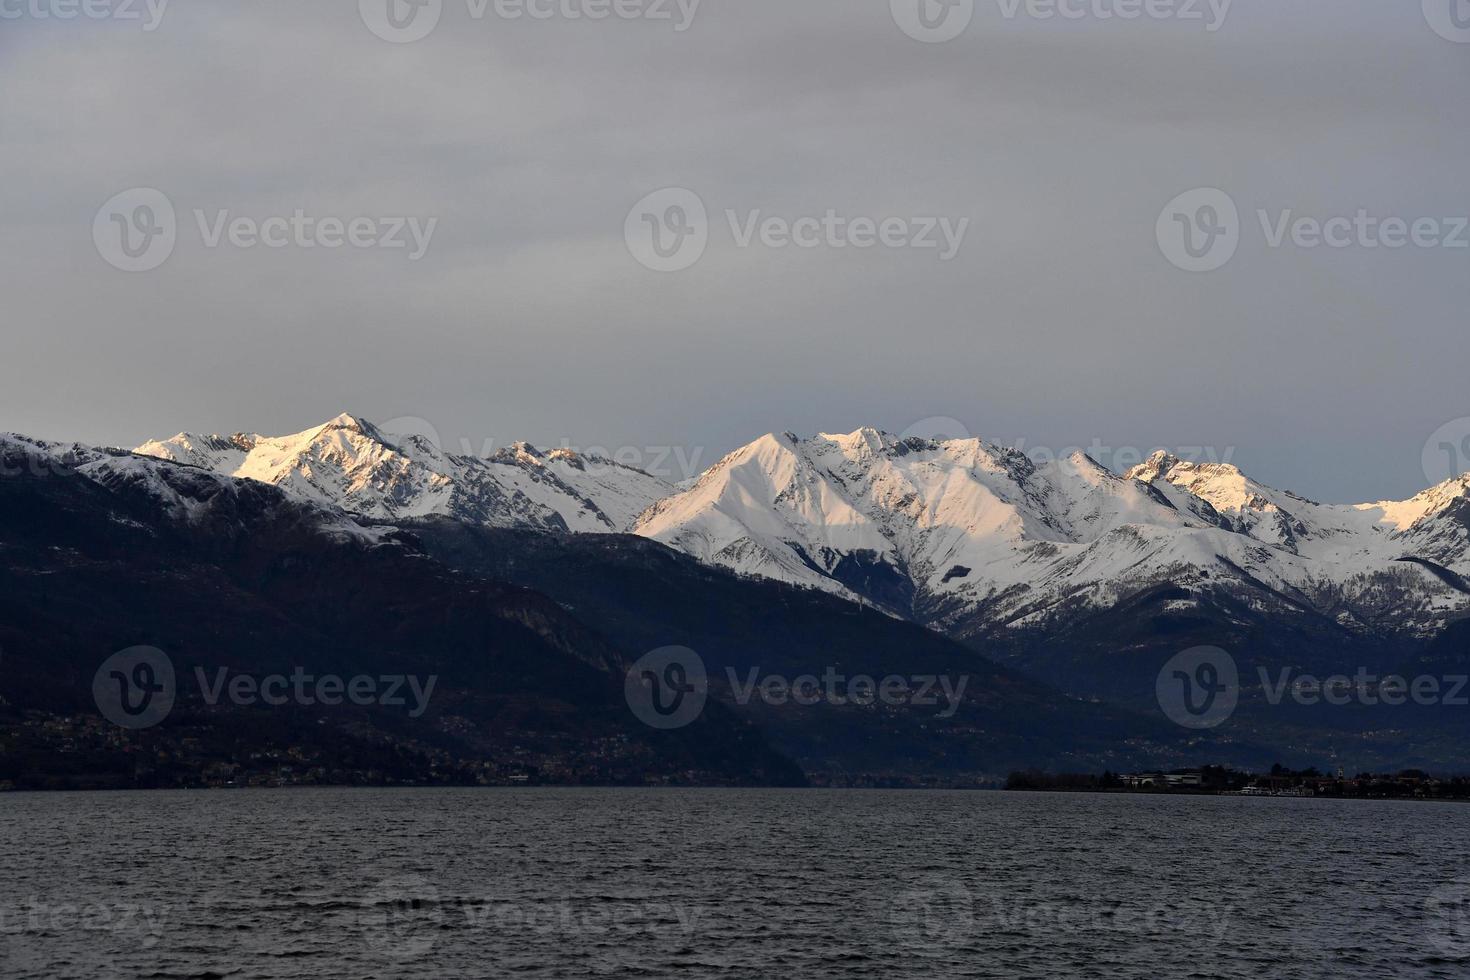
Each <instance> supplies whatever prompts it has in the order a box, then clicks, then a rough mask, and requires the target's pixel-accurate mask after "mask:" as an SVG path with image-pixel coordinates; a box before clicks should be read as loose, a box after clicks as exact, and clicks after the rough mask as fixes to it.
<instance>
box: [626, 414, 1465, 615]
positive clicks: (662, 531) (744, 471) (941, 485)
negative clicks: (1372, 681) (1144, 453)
mask: <svg viewBox="0 0 1470 980" xmlns="http://www.w3.org/2000/svg"><path fill="white" fill-rule="evenodd" d="M1467 486H1470V478H1466V479H1463V480H1460V481H1452V483H1451V484H1447V485H1446V486H1444V487H1441V488H1435V489H1434V490H1431V491H1428V492H1426V493H1425V494H1421V495H1420V496H1419V497H1416V498H1415V499H1414V500H1413V501H1408V502H1405V503H1402V504H1377V505H1364V506H1363V507H1344V506H1328V505H1323V504H1318V503H1314V502H1313V501H1310V500H1307V499H1306V498H1303V497H1300V496H1298V495H1296V494H1293V493H1290V492H1287V491H1282V490H1277V489H1275V488H1272V487H1269V486H1266V485H1265V484H1262V483H1259V482H1257V481H1255V480H1252V479H1251V478H1250V477H1248V476H1246V475H1245V474H1244V473H1242V472H1241V471H1240V470H1239V469H1238V468H1237V467H1235V466H1231V465H1228V464H1222V463H1193V462H1188V461H1185V460H1182V459H1180V458H1179V457H1177V456H1173V455H1171V454H1168V453H1158V454H1155V455H1154V456H1152V457H1150V458H1149V459H1148V460H1147V461H1146V462H1145V463H1143V464H1141V465H1140V466H1138V467H1135V468H1134V469H1133V470H1131V471H1130V472H1128V473H1126V474H1123V475H1121V476H1120V475H1118V474H1115V473H1113V472H1112V471H1110V470H1108V469H1107V468H1106V467H1103V466H1102V465H1100V464H1099V463H1097V462H1096V461H1095V460H1093V459H1091V458H1090V457H1088V456H1087V455H1086V454H1084V453H1080V452H1079V453H1074V454H1073V455H1071V456H1069V457H1067V458H1065V459H1057V460H1049V461H1046V462H1044V463H1037V462H1035V461H1033V460H1032V459H1030V458H1028V457H1027V456H1026V455H1024V454H1023V453H1020V452H1018V451H1016V450H1013V449H1008V448H1005V447H1000V446H992V445H988V444H986V443H984V442H982V441H981V440H978V439H963V440H961V439H956V440H944V441H935V440H927V439H917V438H913V439H904V438H899V437H895V436H892V435H890V434H888V433H885V432H883V431H881V430H879V429H873V428H863V429H858V430H856V431H854V432H851V433H847V434H833V433H824V434H821V435H818V436H815V437H813V438H810V439H799V438H797V437H795V436H793V435H790V434H786V435H780V436H778V435H774V434H771V435H766V436H763V437H761V438H760V439H757V440H756V441H754V442H752V443H750V444H749V445H747V446H744V447H742V448H741V449H738V450H736V451H735V452H733V453H731V454H730V455H729V456H727V457H726V458H725V459H723V460H721V461H720V462H719V463H718V464H716V465H715V466H714V467H712V468H711V469H710V470H709V471H708V472H706V473H705V474H704V475H703V477H701V478H700V479H699V480H698V481H697V482H696V483H694V484H693V485H692V486H689V487H687V488H685V489H683V490H682V491H681V492H678V493H675V494H673V495H672V496H670V497H669V498H667V499H665V500H662V501H660V502H659V503H658V504H656V505H655V506H654V507H652V508H650V509H649V511H647V512H646V513H645V514H644V515H643V517H642V518H641V519H640V520H639V521H638V523H637V524H636V525H635V531H636V532H637V533H639V534H642V535H645V536H648V537H651V538H655V539H657V540H660V541H663V542H664V543H666V544H669V545H670V546H672V547H674V548H677V549H680V550H683V551H686V552H688V553H690V554H692V555H694V556H696V557H698V558H700V559H702V560H704V561H708V562H712V563H715V564H720V565H724V566H726V567H729V568H731V569H734V570H736V571H738V572H742V573H747V574H756V575H765V576H770V577H774V578H780V579H784V580H787V581H793V582H798V583H802V584H806V585H811V586H815V587H818V588H823V589H828V590H831V591H835V592H839V593H844V594H849V595H851V594H857V595H859V596H863V597H866V598H868V599H871V600H873V601H875V602H878V603H879V604H880V605H885V606H886V607H887V608H889V609H891V610H894V611H898V612H903V613H905V614H911V615H915V616H917V617H919V618H923V617H924V616H925V615H926V614H925V612H924V610H933V611H935V612H936V613H937V614H939V615H942V616H945V617H950V618H953V617H956V616H964V615H967V613H966V610H968V611H969V613H968V614H973V613H974V612H975V611H978V610H984V611H985V612H984V614H985V615H986V616H989V617H993V618H994V619H995V620H998V621H1004V622H1010V623H1020V624H1025V623H1026V622H1029V621H1032V620H1033V619H1035V617H1037V616H1040V615H1044V614H1045V613H1046V611H1047V610H1052V609H1059V608H1063V607H1075V605H1076V604H1077V603H1079V602H1080V603H1082V604H1083V605H1084V606H1086V605H1092V606H1099V607H1105V606H1107V605H1108V604H1110V603H1113V602H1116V601H1118V600H1119V599H1121V598H1123V597H1126V596H1127V595H1130V594H1133V593H1136V592H1138V591H1139V590H1141V589H1144V588H1148V587H1150V586H1154V585H1159V584H1170V585H1177V584H1179V583H1188V587H1189V588H1206V587H1208V588H1227V589H1232V590H1234V591H1236V592H1245V593H1248V592H1252V591H1255V590H1262V589H1264V590H1266V593H1265V595H1266V596H1268V597H1269V601H1279V599H1277V598H1275V597H1276V596H1277V595H1278V594H1287V595H1293V596H1298V597H1300V598H1299V601H1302V602H1307V603H1310V602H1311V601H1313V600H1312V599H1311V598H1310V597H1312V596H1322V597H1323V598H1322V602H1323V605H1324V608H1330V607H1332V606H1333V605H1334V604H1341V603H1342V601H1343V600H1344V598H1345V597H1346V598H1351V597H1352V596H1353V595H1356V594H1363V595H1371V594H1373V593H1374V592H1375V590H1379V589H1382V588H1383V587H1384V586H1385V583H1389V582H1392V583H1397V584H1401V582H1402V580H1403V579H1404V578H1405V577H1407V578H1408V579H1410V580H1411V581H1413V582H1414V584H1415V587H1416V588H1422V589H1423V590H1424V593H1425V595H1424V597H1423V600H1422V601H1423V604H1424V606H1425V608H1426V609H1444V608H1449V607H1451V606H1455V607H1458V606H1463V605H1464V604H1465V601H1466V599H1467V596H1464V595H1458V596H1451V595H1448V594H1447V593H1446V592H1445V591H1444V590H1445V589H1446V586H1445V584H1444V583H1443V582H1442V581H1435V580H1434V578H1435V576H1434V575H1433V574H1431V573H1430V572H1427V571H1425V572H1423V573H1422V574H1421V573H1420V571H1419V570H1417V569H1415V568H1411V567H1409V566H1406V565H1404V564H1403V562H1404V561H1405V560H1406V559H1409V560H1413V559H1416V558H1417V559H1424V560H1428V561H1432V562H1434V563H1436V564H1439V565H1443V566H1444V567H1446V568H1451V569H1454V570H1457V571H1463V572H1465V573H1470V560H1467V559H1470V545H1467V535H1470V502H1467V492H1466V489H1467ZM895 581H896V582H899V583H900V585H898V586H895V585H894V582H895ZM1200 583H1208V586H1205V585H1201V584H1200ZM1232 583H1236V584H1232ZM1263 601H1267V600H1263Z"/></svg>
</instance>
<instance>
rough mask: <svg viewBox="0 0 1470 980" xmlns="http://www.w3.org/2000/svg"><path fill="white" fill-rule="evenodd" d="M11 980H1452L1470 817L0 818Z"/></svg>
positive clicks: (605, 811)
mask: <svg viewBox="0 0 1470 980" xmlns="http://www.w3.org/2000/svg"><path fill="white" fill-rule="evenodd" d="M0 833H3V840H4V841H5V847H4V853H3V857H0V872H3V881H4V892H3V898H0V976H3V977H5V978H7V980H16V978H31V977H34V978H47V980H49V978H53V977H87V978H96V977H113V976H122V977H135V976H148V977H156V978H172V977H229V978H266V977H271V978H287V980H290V978H316V977H344V978H354V980H357V978H369V977H381V978H389V977H394V978H397V977H424V978H431V977H432V978H440V977H450V976H454V977H506V976H509V977H558V978H561V977H595V976H630V977H632V976H648V977H669V976H678V977H687V978H694V980H703V978H715V977H721V978H725V977H751V978H763V980H764V978H777V977H819V978H821V977H873V978H892V977H905V976H913V977H925V978H936V977H994V978H1016V977H1036V978H1054V977H1147V978H1150V980H1156V978H1168V977H1192V978H1205V977H1221V978H1257V977H1262V976H1269V977H1275V976H1280V977H1332V978H1357V977H1383V978H1394V980H1399V978H1405V977H1447V978H1448V977H1455V978H1460V977H1464V976H1466V975H1467V971H1470V867H1467V860H1466V857H1465V850H1466V841H1467V840H1470V806H1464V805H1457V804H1434V803H1403V802H1385V803H1373V802H1342V801H1325V800H1324V801H1319V800H1309V799H1246V798H1225V797H1157V796H1099V795H1061V794H1014V793H938V792H935V793H926V792H862V791H801V790H794V791H765V790H746V791H742V790H599V789H567V790H345V789H344V790H328V789H324V790H300V791H238V792H157V793H110V794H103V793H95V794H92V793H87V794H6V795H0Z"/></svg>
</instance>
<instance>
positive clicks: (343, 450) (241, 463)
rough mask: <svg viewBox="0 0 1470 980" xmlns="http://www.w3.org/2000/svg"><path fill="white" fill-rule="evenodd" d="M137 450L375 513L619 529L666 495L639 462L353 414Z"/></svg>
mask: <svg viewBox="0 0 1470 980" xmlns="http://www.w3.org/2000/svg"><path fill="white" fill-rule="evenodd" d="M135 451H136V452H137V453H138V454H140V455H145V456H155V457H159V458H163V459H171V460H174V461H176V462H180V463H187V464H189V465H192V466H199V467H202V468H204V469H208V470H212V471H214V472H217V473H222V474H225V475H228V476H233V477H238V478H241V479H250V480H257V481H259V482H262V483H269V484H271V485H273V486H278V487H281V488H282V489H285V490H288V491H290V492H292V493H294V494H297V495H299V496H302V497H305V498H307V499H310V500H314V501H318V502H321V503H329V504H334V505H338V506H341V507H344V508H345V509H347V510H350V511H352V512H354V513H358V514H362V515H365V516H367V517H370V518H372V519H375V520H404V519H412V518H421V517H429V516H445V517H452V518H455V519H459V520H465V521H469V522H473V523H478V524H485V525H488V526H492V527H515V528H531V529H536V530H545V531H580V532H588V533H610V532H616V531H624V530H627V528H628V527H629V526H630V525H631V524H632V522H633V520H634V518H636V517H637V516H638V514H640V513H641V512H642V511H643V510H645V509H646V508H647V507H648V506H649V505H651V504H652V503H653V502H654V501H656V500H658V499H660V498H661V497H663V496H665V495H667V493H668V492H669V491H670V489H671V488H669V487H668V486H667V485H666V484H664V483H663V482H662V481H660V480H658V479H656V478H655V477H652V476H649V475H648V474H646V473H643V472H642V471H640V470H634V469H630V468H628V467H625V466H619V465H617V464H615V463H612V462H611V461H606V460H601V459H597V458H594V457H583V456H580V455H578V454H576V453H572V452H570V451H556V452H552V453H542V452H541V451H539V450H537V449H536V448H535V447H534V446H531V445H530V444H528V443H517V444H515V445H514V446H512V447H510V448H509V449H505V450H501V451H500V452H497V453H495V454H494V455H493V456H491V457H490V458H479V457H470V456H456V455H453V454H450V453H446V452H444V451H443V449H442V448H441V447H439V446H438V445H436V444H435V443H434V442H433V440H431V439H428V438H427V437H425V436H422V435H408V436H403V437H395V436H390V435H387V434H385V433H383V432H382V431H381V430H380V429H379V428H378V427H377V426H375V425H373V424H372V423H371V422H368V421H366V420H364V419H362V418H359V417H357V416H353V415H347V414H344V415H339V416H337V417H336V418H334V419H332V420H331V421H329V422H326V423H323V424H322V425H319V426H315V427H313V428H311V429H307V430H304V431H302V432H298V433H295V434H292V435H287V436H275V437H271V436H245V435H240V436H231V437H222V436H206V437H199V436H193V435H189V434H187V433H185V434H181V435H178V436H175V437H174V438H172V439H168V440H163V441H159V442H149V443H146V444H144V445H143V446H140V447H138V449H137V450H135Z"/></svg>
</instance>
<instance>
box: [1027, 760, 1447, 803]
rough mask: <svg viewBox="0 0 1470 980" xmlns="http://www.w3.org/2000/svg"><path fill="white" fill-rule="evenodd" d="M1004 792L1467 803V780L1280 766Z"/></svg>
mask: <svg viewBox="0 0 1470 980" xmlns="http://www.w3.org/2000/svg"><path fill="white" fill-rule="evenodd" d="M1005 788H1006V789H1007V790H1016V791H1030V792H1058V793H1151V794H1169V793H1178V794H1195V795H1208V796H1285V797H1313V798H1320V799H1354V800H1470V777H1467V776H1453V777H1446V776H1435V775H1432V774H1430V773H1427V772H1423V771H1422V770H1419V769H1405V770H1403V771H1401V772H1398V773H1393V774H1381V773H1366V772H1365V773H1358V774H1357V775H1354V776H1349V775H1347V774H1346V773H1344V772H1343V771H1342V770H1341V769H1339V770H1337V772H1336V773H1331V774H1328V773H1323V772H1320V771H1319V770H1317V769H1315V768H1313V769H1302V770H1299V771H1294V770H1291V769H1287V768H1286V767H1284V766H1281V765H1275V766H1272V767H1271V771H1270V772H1268V773H1259V774H1258V773H1248V772H1239V771H1237V770H1234V769H1229V768H1226V767H1224V766H1204V767H1202V768H1198V769H1171V770H1169V771H1167V772H1162V771H1160V772H1139V773H1112V772H1104V773H1103V774H1102V775H1100V776H1099V775H1091V774H1060V775H1058V774H1054V773H1041V772H1013V773H1011V775H1010V777H1009V778H1008V779H1007V780H1006V785H1005Z"/></svg>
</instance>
